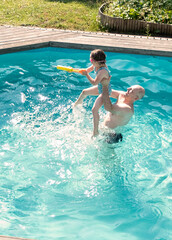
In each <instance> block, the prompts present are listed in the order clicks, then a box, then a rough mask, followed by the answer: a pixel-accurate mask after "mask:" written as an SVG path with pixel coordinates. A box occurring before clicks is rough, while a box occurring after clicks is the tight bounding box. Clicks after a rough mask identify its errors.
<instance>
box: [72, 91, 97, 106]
mask: <svg viewBox="0 0 172 240" xmlns="http://www.w3.org/2000/svg"><path fill="white" fill-rule="evenodd" d="M89 95H92V96H97V95H99V92H98V87H97V86H94V87H90V88H86V89H84V90H83V91H82V93H81V94H80V96H79V98H78V99H77V101H76V102H75V103H74V107H75V106H76V105H78V104H82V102H83V100H84V99H85V98H86V97H87V96H89Z"/></svg>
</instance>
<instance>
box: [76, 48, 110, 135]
mask: <svg viewBox="0 0 172 240" xmlns="http://www.w3.org/2000/svg"><path fill="white" fill-rule="evenodd" d="M90 62H91V63H92V65H91V66H90V67H89V68H87V69H85V70H83V69H82V75H84V76H86V77H87V79H88V80H89V81H90V83H91V84H92V85H96V86H94V87H90V88H87V89H84V90H83V91H82V93H81V94H80V96H79V98H78V99H77V101H76V102H75V104H74V107H75V106H76V105H78V104H82V102H83V100H84V99H85V98H86V97H87V96H89V95H94V96H98V97H97V99H96V101H95V103H94V106H93V108H92V113H93V137H95V136H97V135H98V134H99V131H98V126H99V113H98V111H99V108H100V107H101V106H102V105H103V97H102V84H101V82H102V80H105V79H107V80H109V82H110V72H109V70H108V68H107V66H106V55H105V53H104V51H103V50H101V49H95V50H93V51H92V52H91V54H90ZM93 70H95V72H96V78H95V79H93V78H92V77H91V76H90V75H89V73H90V72H92V71H93ZM110 88H111V87H110V83H109V85H108V90H109V95H110V94H111V89H110Z"/></svg>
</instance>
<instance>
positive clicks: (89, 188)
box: [0, 48, 172, 240]
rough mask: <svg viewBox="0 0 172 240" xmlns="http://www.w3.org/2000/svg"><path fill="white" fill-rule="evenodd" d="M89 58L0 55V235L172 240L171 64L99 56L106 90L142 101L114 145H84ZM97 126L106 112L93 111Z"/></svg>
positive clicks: (84, 54)
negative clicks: (134, 91) (83, 71)
mask: <svg viewBox="0 0 172 240" xmlns="http://www.w3.org/2000/svg"><path fill="white" fill-rule="evenodd" d="M89 54H90V52H89V51H84V50H73V49H60V48H45V49H37V50H32V51H27V52H19V53H13V54H6V55H1V56H0V114H1V121H0V142H1V145H0V226H1V227H0V235H8V236H9V235H10V236H18V237H28V238H33V239H41V240H42V239H45V240H47V239H52V240H55V239H72V240H74V239H79V240H83V239H84V240H86V239H94V240H107V239H108V240H111V239H112V240H114V239H118V240H123V239H127V240H128V239H130V240H145V239H146V240H147V239H148V240H153V239H156V240H160V239H161V240H169V239H171V238H172V230H171V229H172V218H171V213H172V207H171V206H172V204H171V203H172V184H171V167H172V164H171V157H172V152H171V149H172V148H171V146H172V143H171V140H172V138H171V130H172V124H171V113H172V104H171V103H172V99H171V93H172V84H171V81H172V77H171V69H172V59H171V58H165V57H153V56H142V55H129V54H119V53H110V52H108V53H107V65H108V66H109V69H110V70H111V73H112V79H111V81H112V88H115V89H118V90H126V88H127V87H128V86H130V85H134V84H140V85H142V86H143V87H144V88H145V89H146V96H145V97H144V99H142V100H141V101H138V102H136V104H135V116H134V117H133V118H132V120H131V121H130V123H129V124H128V125H127V126H126V128H125V132H124V133H123V135H124V140H123V142H121V143H118V144H116V145H113V144H112V145H108V144H106V143H104V142H103V141H98V140H91V138H90V137H91V133H92V113H91V108H92V105H93V103H94V101H95V98H94V97H88V98H87V99H86V100H85V102H84V106H83V108H80V109H78V110H76V111H74V112H73V111H72V104H73V103H74V102H75V100H76V99H77V97H78V96H79V94H80V92H81V91H82V90H83V88H85V87H89V86H90V84H89V82H88V80H87V79H86V78H85V77H83V76H81V75H78V74H74V73H67V72H64V71H58V70H57V69H56V68H55V66H56V65H66V66H69V65H70V66H72V67H85V66H89V64H90V63H89ZM100 116H101V121H102V120H103V116H105V111H104V109H103V108H102V109H101V110H100Z"/></svg>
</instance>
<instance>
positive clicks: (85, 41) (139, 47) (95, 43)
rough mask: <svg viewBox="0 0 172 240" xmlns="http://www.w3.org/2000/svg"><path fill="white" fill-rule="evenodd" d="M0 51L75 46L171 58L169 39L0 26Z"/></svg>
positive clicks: (10, 51) (171, 39)
mask: <svg viewBox="0 0 172 240" xmlns="http://www.w3.org/2000/svg"><path fill="white" fill-rule="evenodd" d="M1 32H2V33H3V34H1V37H0V54H6V53H12V52H19V51H25V50H31V49H37V48H43V47H60V48H74V49H83V50H92V49H95V48H102V49H103V50H104V51H109V52H118V53H129V54H142V55H153V56H164V57H172V38H161V37H146V36H139V35H124V34H111V33H100V32H98V33H96V32H82V31H70V30H59V29H46V28H36V27H13V26H0V33H1Z"/></svg>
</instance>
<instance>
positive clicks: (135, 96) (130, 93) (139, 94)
mask: <svg viewBox="0 0 172 240" xmlns="http://www.w3.org/2000/svg"><path fill="white" fill-rule="evenodd" d="M144 95H145V89H144V88H143V87H141V86H140V85H133V86H131V87H129V88H127V92H126V97H127V98H130V99H131V100H133V102H134V101H136V100H139V99H141V98H143V97H144Z"/></svg>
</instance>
